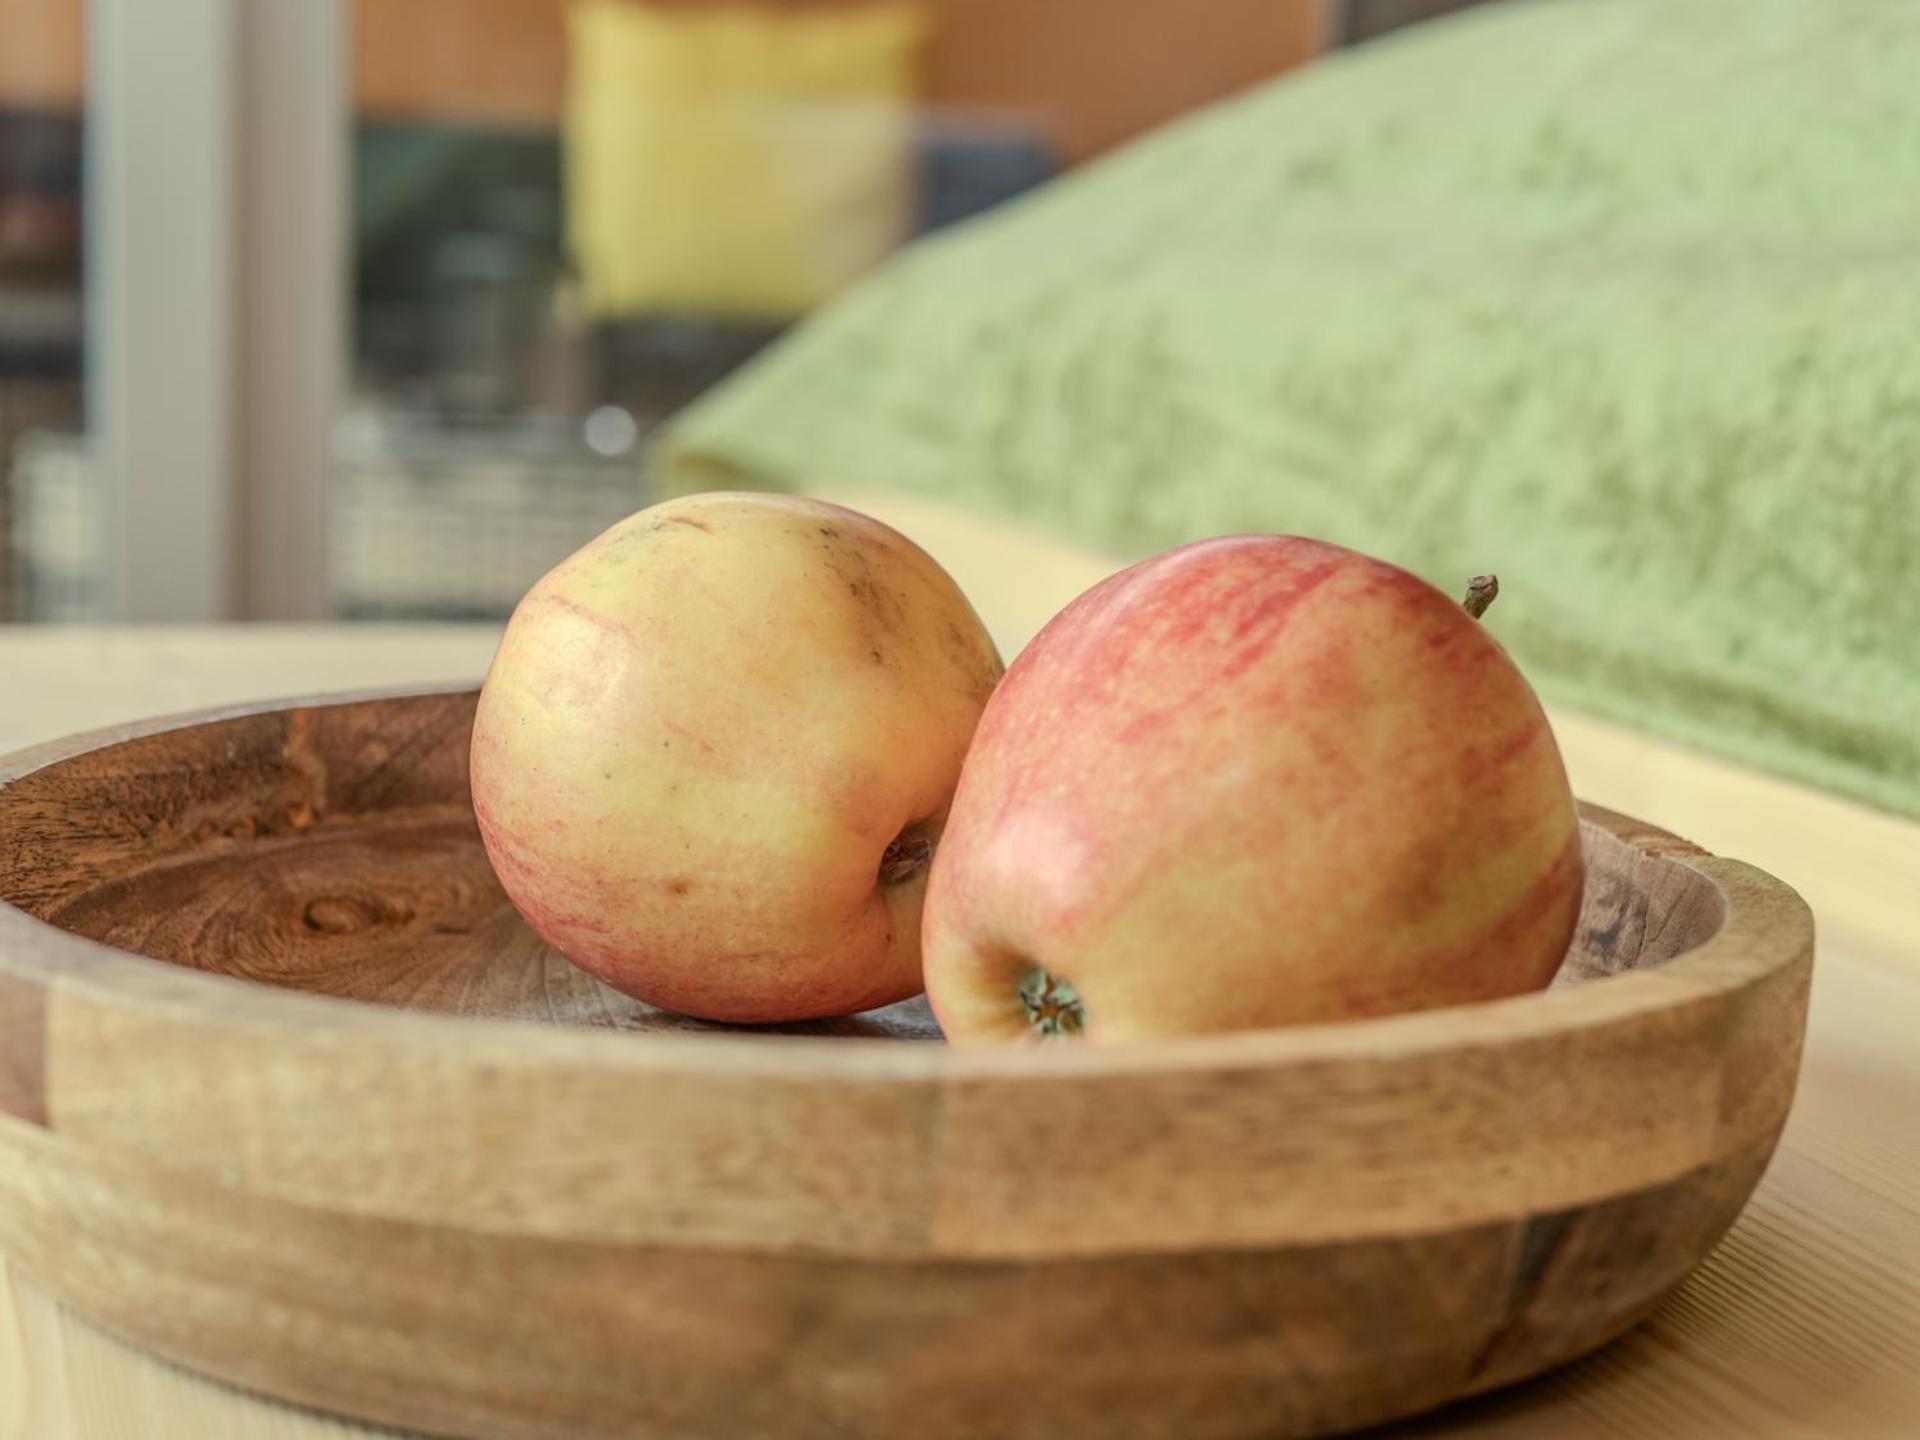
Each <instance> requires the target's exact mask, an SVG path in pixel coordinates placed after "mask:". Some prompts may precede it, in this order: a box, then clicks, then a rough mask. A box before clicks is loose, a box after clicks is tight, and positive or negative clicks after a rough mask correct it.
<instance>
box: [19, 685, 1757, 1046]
mask: <svg viewBox="0 0 1920 1440" xmlns="http://www.w3.org/2000/svg"><path fill="white" fill-rule="evenodd" d="M472 703H473V696H472V694H471V693H470V692H466V693H458V694H437V695H424V696H407V697H399V698H390V699H375V700H366V701H356V702H349V703H339V704H331V705H318V706H312V707H288V708H281V709H274V710H267V711H261V712H256V713H249V714H244V715H237V716H230V717H226V718H221V719H216V720H211V721H207V722H202V723H198V724H193V725H189V726H185V727H182V728H172V729H165V730H160V731H157V732H155V733H149V734H144V735H137V736H133V737H131V738H127V739H123V740H119V741H116V742H113V743H108V744H105V745H100V746H96V747H92V748H87V747H84V746H83V747H79V748H78V749H77V750H76V753H73V754H71V755H67V756H64V757H56V758H54V759H53V760H52V761H51V763H44V764H36V765H35V766H34V768H31V769H29V770H27V771H26V773H24V774H21V775H19V776H18V777H17V778H14V779H12V780H10V781H6V780H5V779H4V777H0V900H4V901H6V902H7V903H9V904H12V905H15V906H18V907H19V908H21V909H23V910H25V911H27V912H28V913H30V914H33V915H35V916H37V917H39V918H40V919H43V920H46V921H48V922H50V923H51V924H54V925H57V926H59V927H61V928H62V929H65V930H67V931H70V932H72V933H74V934H76V935H81V936H85V937H87V938H89V939H93V940H98V941H101V942H103V943H105V944H108V945H112V946H115V947H117V948H119V949H122V950H128V951H132V952H134V953H136V954H141V955H146V956H150V957H152V958H154V959H157V960H164V961H167V962H170V963H172V964H176V965H185V966H190V967H193V968H195V969H200V970H207V971H213V972H217V973H221V974H226V975H231V976H236V977H239V978H241V979H244V980H249V981H253V982H257V983H260V984H266V985H276V986H282V987H287V988H292V989H296V990H304V991H309V992H312V993H316V994H322V995H331V996H338V997H344V998H349V999H353V1000H360V1001H366V1002H370V1003H373V1004H379V1005H392V1006H403V1007H408V1008H414V1009H425V1010H437V1011H442V1012H445V1013H449V1014H454V1015H466V1016H474V1017H484V1018H489V1019H519V1020H532V1021H539V1022H543V1023H549V1024H557V1025H582V1026H595V1027H601V1028H609V1029H616V1030H641V1031H645V1030H663V1029H664V1030H706V1029H725V1028H730V1027H723V1026H715V1025H710V1024H708V1023H707V1022H703V1021H698V1020H691V1019H688V1018H686V1017H683V1016H678V1015H674V1014H671V1013H669V1012H666V1011H662V1010H658V1009H655V1008H654V1007H652V1006H650V1005H647V1004H645V1003H643V1002H641V1001H639V1000H635V999H632V998H631V997H629V996H626V995H622V994H620V993H619V992H618V991H615V990H612V989H610V988H609V987H607V986H605V985H603V984H601V983H600V982H599V981H597V980H595V979H593V978H592V977H591V976H589V975H587V974H585V973H584V972H582V971H580V970H578V969H576V968H575V967H574V966H573V965H571V964H570V963H569V962H568V961H567V960H566V959H565V958H564V957H562V956H561V955H559V954H558V953H557V952H555V951H554V950H552V949H551V948H549V947H548V946H547V945H546V944H544V943H543V942H542V941H541V940H540V938H539V937H538V936H537V935H535V934H534V933H533V931H532V930H531V929H529V928H528V926H527V925H526V924H525V922H524V921H522V920H521V919H520V917H519V915H518V914H517V913H516V912H515V911H514V909H513V906H512V905H511V904H510V903H509V902H508V900H507V898H506V896H505V894H504V893H503V892H502V891H501V889H500V887H499V885H498V883H497V882H496V881H495V879H494V877H493V873H492V870H491V868H490V867H489V865H488V863H487V857H486V853H485V850H484V849H483V848H482V846H481V843H480V837H479V834H478V831H477V830H476V828H475V825H474V821H473V815H472V811H471V808H470V806H469V803H468V795H467V789H466V738H467V730H468V726H469V724H470V721H471V715H472ZM1582 838H1583V841H1584V845H1585V854H1586V895H1585V899H1584V902H1583V905H1582V910H1581V916H1580V922H1579V926H1578V928H1577V931H1576V935H1575V939H1574V943H1573V946H1572V948H1571V949H1570V950H1569V952H1568V955H1567V958H1566V961H1565V962H1564V964H1563V965H1562V967H1561V970H1560V973H1559V975H1558V977H1557V978H1556V980H1555V985H1556V987H1559V986H1568V985H1577V984H1583V983H1589V982H1592V981H1594V980H1597V979H1601V978H1604V977H1606V976H1608V975H1613V974H1617V973H1620V972H1622V971H1627V970H1633V969H1637V968H1641V967H1645V966H1649V965H1655V964H1659V963H1660V962H1661V961H1663V960H1666V959H1668V958H1670V957H1672V956H1673V955H1676V954H1678V953H1680V952H1681V951H1682V950H1685V949H1687V948H1690V947H1691V946H1692V945H1694V944H1697V943H1699V941H1701V940H1703V939H1705V938H1706V937H1707V936H1708V935H1710V934H1711V933H1712V932H1713V930H1714V929H1715V928H1717V926H1718V923H1719V919H1720V901H1719V899H1718V896H1717V894H1716V892H1715V890H1714V888H1713V886H1712V885H1711V884H1710V883H1709V882H1707V881H1706V880H1705V879H1704V877H1702V876H1700V875H1698V874H1697V873H1695V872H1694V871H1692V870H1690V869H1688V868H1687V867H1685V866H1682V865H1678V864H1675V863H1674V862H1672V861H1670V860H1666V859H1663V858H1661V857H1660V856H1659V855H1657V854H1648V853H1645V852H1644V851H1643V850H1642V849H1641V848H1639V847H1636V846H1634V845H1632V844H1629V843H1627V841H1625V840H1623V839H1622V838H1621V837H1620V836H1619V835H1618V834H1616V833H1615V828H1614V827H1611V826H1609V825H1608V824H1606V823H1603V819H1602V818H1601V817H1599V815H1598V813H1597V812H1596V813H1595V814H1592V815H1590V816H1589V817H1588V818H1587V819H1585V820H1584V821H1583V824H1582ZM773 1028H776V1029H780V1030H784V1031H788V1032H791V1033H799V1034H813V1035H862V1036H881V1037H889V1038H898V1039H907V1040H922V1041H929V1040H931V1041H937V1040H938V1039H939V1030H938V1029H937V1027H936V1026H935V1025H934V1023H933V1019H932V1016H931V1014H930V1013H929V1011H928V1010H927V1007H926V1004H925V1002H924V1001H923V1000H912V1001H907V1002H905V1003H903V1004H900V1005H894V1006H890V1007H888V1008H887V1009H884V1010H875V1011H870V1012H868V1013H867V1014H864V1015H858V1016H852V1017H848V1018H846V1019H840V1020H831V1021H816V1022H809V1023H806V1024H800V1025H791V1026H780V1027H773Z"/></svg>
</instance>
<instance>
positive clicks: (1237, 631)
mask: <svg viewBox="0 0 1920 1440" xmlns="http://www.w3.org/2000/svg"><path fill="white" fill-rule="evenodd" d="M1475 598H1476V603H1477V604H1480V605H1483V604H1484V600H1485V598H1486V596H1485V594H1484V592H1480V591H1476V597H1475ZM1581 880H1582V870H1581V856H1580V839H1579V826H1578V821H1577V818H1576V813H1575V808H1574V800H1573V795H1572V793H1571V791H1570V790H1569V789H1568V786H1567V777H1566V772H1565V770H1564V768H1563V767H1562V765H1561V761H1560V755H1559V751H1558V749H1557V748H1556V746H1555V744H1554V739H1553V734H1552V731H1551V730H1550V729H1549V728H1548V725H1547V720H1546V717H1545V715H1544V714H1543V713H1542V712H1541V709H1540V705H1539V702H1538V701H1537V700H1536V699H1535V697H1534V694H1533V692H1532V690H1531V689H1530V688H1529V687H1528V685H1527V682H1526V680H1525V679H1524V678H1523V677H1522V676H1521V674H1520V672H1519V670H1518V669H1516V668H1515V666H1514V665H1513V662H1512V661H1511V660H1509V659H1508V658H1507V655H1506V653H1505V652H1504V651H1503V650H1502V649H1501V648H1500V646H1499V645H1498V644H1497V643H1496V642H1495V641H1494V639H1493V637H1492V636H1491V635H1489V634H1488V633H1487V632H1486V630H1485V629H1484V628H1482V626H1481V625H1480V624H1479V622H1478V620H1477V619H1476V618H1474V616H1473V615H1471V614H1469V613H1468V611H1467V610H1466V609H1463V608H1462V606H1461V605H1460V604H1457V603H1455V602H1454V601H1452V600H1450V599H1449V598H1448V597H1447V596H1445V595H1443V594H1442V593H1441V592H1440V591H1438V590H1436V589H1434V588H1433V587H1432V586H1430V585H1428V584H1426V583H1425V582H1423V581H1421V580H1419V579H1417V578H1416V577H1415V576H1413V575H1410V574H1408V573H1407V572H1406V571H1404V570H1400V569H1397V568H1395V567H1394V566H1392V565H1388V564H1385V563H1383V562H1381V561H1379V560H1375V559H1371V558H1369V557H1367V556H1364V555H1360V554H1357V553H1355V552H1353V551H1351V550H1345V549H1341V548H1339V547H1338V546H1334V545H1328V544H1323V543H1320V542H1318V541H1315V540H1308V539H1301V538H1298V537H1293V536H1273V535H1238V536H1227V537H1224V538H1221V539H1216V540H1206V541H1201V542H1199V543H1197V544H1193V545H1187V546H1184V547H1182V548H1180V549H1178V550H1173V551H1170V552H1168V553H1166V554H1164V555H1160V556H1157V557H1155V558H1153V559H1151V560H1147V561H1144V562H1142V563H1141V564H1138V565H1135V566H1133V567H1132V568H1131V569H1128V570H1124V571H1122V572H1121V573H1119V574H1118V575H1115V576H1113V577H1111V578H1110V579H1108V580H1105V581H1103V582H1102V583H1101V584H1099V585H1097V586H1095V587H1094V588H1093V589H1092V590H1090V591H1088V592H1087V593H1086V594H1084V595H1082V596H1081V597H1080V598H1079V599H1078V600H1076V601H1074V602H1073V604H1071V605H1070V606H1068V607H1067V609H1066V610H1064V611H1062V612H1061V613H1060V614H1059V615H1058V616H1056V617H1055V618H1054V620H1053V621H1052V622H1051V623H1050V624H1049V625H1048V626H1047V627H1046V628H1045V629H1044V630H1043V631H1042V632H1041V633H1040V634H1039V635H1038V636H1037V637H1036V638H1035V639H1034V641H1033V643H1032V644H1031V645H1030V646H1029V647H1028V648H1027V649H1026V650H1025V651H1024V652H1023V653H1022V654H1021V655H1020V656H1019V658H1018V659H1017V660H1015V662H1014V664H1013V666H1012V667H1011V669H1009V670H1008V672H1007V675H1006V678H1005V679H1004V680H1003V681H1002V682H1001V684H1000V687H999V689H998V691H997V692H996V693H995V695H994V697H993V700H992V702H991V703H990V704H989V705H988V707H987V712H986V714H985V716H983V717H982V719H981V722H980V727H979V730H978V732H977V733H976V735H975V737H974V743H973V749H972V751H971V753H970V754H969V755H968V758H967V763H966V769H965V771H964V772H963V774H962V776H961V780H960V788H959V791H958V793H957V794H956V796H955V798H954V802H953V808H952V811H951V813H950V814H949V816H948V820H947V829H946V834H945V837H944V839H943V840H942V843H941V846H940V851H939V853H938V855H937V856H936V857H935V860H934V865H933V876H932V880H931V882H930V885H929V890H928V895H927V902H926V909H925V922H924V935H923V950H924V955H925V965H926V980H927V994H928V998H929V1000H930V1001H931V1002H932V1005H933V1010H934V1013H935V1015H936V1017H937V1018H938V1019H939V1022H940V1025H941V1028H942V1029H943V1030H944V1031H945V1032H946V1034H947V1037H948V1039H949V1040H951V1041H953V1042H954V1043H956V1044H963V1045H964V1044H972V1043H978V1042H993V1041H1007V1040H1018V1039H1021V1038H1023V1037H1049V1036H1055V1037H1057V1036H1071V1035H1082V1036H1085V1037H1087V1038H1090V1039H1095V1040H1099V1041H1103V1042H1105V1041H1129V1040H1140V1039H1146V1038H1149V1037H1159V1036H1171V1035H1189V1034H1197V1033H1202V1032H1213V1031H1223V1030H1237V1029H1247V1028H1255V1027H1264V1026H1278V1025H1292V1024H1300V1023H1305V1022H1314V1021H1331V1020H1343V1019H1350V1018H1355V1017H1360V1016H1371V1015H1384V1014H1388V1013H1391V1012H1396V1011H1405V1010H1417V1009H1423V1008H1427V1007H1430V1006H1438V1005H1453V1004H1459V1003H1463V1002H1467V1001H1476V1000H1486V999H1491V998H1494V997H1496V996H1504V995H1513V994H1517V993H1520V992H1524V991H1529V990H1536V989H1539V988H1541V987H1543V986H1545V985H1546V984H1547V982H1548V981H1549V980H1550V979H1551V978H1552V976H1553V974H1554V972H1555V971H1556V969H1557V968H1558V967H1559V964H1560V961H1561V959H1562V957H1563V955H1564V954H1565V951H1566V949H1567V946H1568V943H1569V941H1570V939H1571V937H1572V933H1573V925H1574V920H1575V918H1576V915H1577V912H1578V910H1579V906H1580V890H1581Z"/></svg>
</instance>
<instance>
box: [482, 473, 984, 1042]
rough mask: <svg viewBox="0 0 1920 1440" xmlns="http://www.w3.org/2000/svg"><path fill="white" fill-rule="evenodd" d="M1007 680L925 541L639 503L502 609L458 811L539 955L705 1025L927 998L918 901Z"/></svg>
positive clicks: (705, 499) (770, 506)
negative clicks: (469, 787)
mask: <svg viewBox="0 0 1920 1440" xmlns="http://www.w3.org/2000/svg"><path fill="white" fill-rule="evenodd" d="M1000 672H1001V665H1000V657H999V655H998V654H997V653H996V652H995V650H994V646H993V642H992V640H991V639H990V638H989V637H988V635H987V633H986V631H985V629H984V628H983V627H982V626H981V624H980V621H979V619H978V617H976V616H975V614H974V612H973V610H972V608H971V607H970V606H969V605H968V604H967V601H966V598H965V597H964V596H963V595H962V594H961V593H960V591H959V589H958V587H957V586H955V584H954V583H953V581H952V579H950V578H949V577H948V575H947V573H946V572H945V571H944V570H942V569H941V568H940V567H939V566H938V565H937V564H935V563H934V561H933V560H932V559H931V558H930V557H929V556H928V555H927V554H926V553H925V552H923V551H921V550H920V549H919V548H917V547H916V546H915V545H913V544H912V543H911V542H910V541H908V540H907V539H906V538H905V537H903V536H901V535H899V534H897V533H896V532H894V531H893V530H891V529H889V528H887V527H886V526H885V525H882V524H881V523H880V522H878V521H877V520H873V519H870V518H868V517H867V516H864V515H859V514H856V513H854V512H853V511H851V510H844V509H841V508H840V507H838V506H834V505H827V504H823V503H820V502H817V501H812V500H804V499H795V498H786V497H776V496H765V495H730V494H709V495H700V496H695V497H692V498H689V499H683V500H674V501H669V502H667V503H665V504H662V505H657V506H655V507H653V508H652V509H649V510H644V511H642V512H640V513H639V514H638V515H635V516H632V517H631V518H629V519H627V520H625V521H623V522H621V523H620V524H618V525H616V526H614V527H613V528H612V529H611V530H609V531H607V532H606V533H605V534H604V535H602V536H600V537H599V538H598V539H596V540H594V541H592V542H591V543H590V544H588V545H587V546H586V547H585V548H583V549H581V550H580V551H578V552H577V553H575V554H574V555H572V556H571V557H569V558H568V559H566V560H564V561H562V562H561V563H560V564H559V565H558V566H557V567H556V568H555V569H554V570H552V571H551V572H550V573H549V574H548V575H546V576H545V578H543V579H542V580H540V582H539V583H538V584H536V585H535V586H534V587H533V589H531V590H530V591H528V592H527V595H526V597H525V598H524V599H523V600H522V601H521V602H520V604H519V606H518V607H517V608H516V609H515V611H514V614H513V619H512V620H511V622H510V623H509V624H508V626H507V630H506V634H505V636H504V637H503V639H502V640H501V642H500V649H499V652H498V654H496V655H495V657H494V661H493V665H492V667H491V668H490V669H489V670H488V672H487V679H486V684H485V685H484V687H483V688H482V690H481V693H480V704H479V711H478V713H477V715H476V716H475V719H474V727H473V747H472V779H473V801H474V811H475V813H476V815H477V816H478V818H479V822H480V833H481V836H482V838H483V840H484V841H485V843H486V847H487V853H488V856H489V857H490V858H491V860H492V862H493V868H494V872H495V874H496V875H498V876H499V879H500V883H501V884H502V885H503V886H504V887H505V889H506V892H507V894H508V896H509V897H510V898H511V899H512V901H513V903H514V905H515V906H516V907H517V908H518V909H519V911H520V913H521V914H522V915H523V916H525V917H526V919H527V921H528V923H529V924H531V925H532V926H533V928H534V929H535V930H537V931H538V932H539V933H540V935H541V936H543V937H544V938H545V939H546V940H547V942H548V943H549V944H551V945H552V946H553V947H554V948H555V949H557V950H559V951H560V952H561V953H562V954H564V955H566V956H567V957H568V958H569V959H571V960H573V961H574V962H575V963H576V964H578V965H580V966H582V967H583V968H585V969H587V970H589V971H591V972H593V973H594V974H596V975H598V976H600V977H601V978H602V979H604V980H606V981H607V982H608V983H609V984H611V985H614V986H616V987H618V988H619V989H621V990H624V991H627V992H628V993H629V994H633V995H637V996H639V997H640V998H642V999H644V1000H647V1001H649V1002H651V1003H653V1004H656V1005H659V1006H662V1007H664V1008H667V1009H672V1010H678V1011H681V1012H684V1013H686V1014H689V1015H697V1016H702V1017H706V1018H709V1019H715V1020H731V1021H740V1022H763V1021H775V1020H801V1019H810V1018H814V1017H818V1016H824V1015H839V1014H847V1013H851V1012H853V1011H857V1010H863V1009H867V1008H869V1007H872V1006H876V1005H884V1004H888V1003H890V1002H892V1001H895V1000H900V999H904V998H905V997H907V996H909V995H915V994H918V993H919V991H920V988H921V980H920V907H921V902H922V899H923V898H924V895H925V890H926V870H927V865H928V861H929V857H930V854H931V852H932V848H933V845H934V843H935V842H936V841H937V840H938V838H939V836H940V833H941V829H942V827H943V825H944V823H945V821H946V815H947V806H948V804H949V802H950V801H951V799H952V797H953V787H954V784H955V782H956V781H957V780H958V778H959V775H960V765H961V761H962V760H963V759H964V758H965V756H966V751H967V742H968V740H969V739H970V738H971V737H972V735H973V728H974V725H975V724H976V723H977V721H978V720H979V717H980V711H981V707H982V706H984V705H985V704H986V701H987V697H988V696H989V695H990V694H991V693H992V690H993V686H994V684H995V682H996V681H997V680H998V679H999V677H1000Z"/></svg>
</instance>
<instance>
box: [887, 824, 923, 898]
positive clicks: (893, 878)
mask: <svg viewBox="0 0 1920 1440" xmlns="http://www.w3.org/2000/svg"><path fill="white" fill-rule="evenodd" d="M932 863H933V841H932V840H930V839H929V838H928V837H927V836H925V835H909V834H907V833H906V832H905V831H904V830H903V831H901V833H900V834H898V835H896V836H894V837H893V839H892V841H891V842H889V844H888V845H887V849H886V853H885V854H884V855H882V856H881V857H880V883H881V884H882V885H898V884H900V883H901V882H902V881H903V880H911V879H912V878H913V877H914V876H915V875H918V874H919V873H920V872H921V871H922V870H924V869H926V868H927V866H929V865H931V864H932Z"/></svg>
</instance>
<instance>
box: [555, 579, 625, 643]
mask: <svg viewBox="0 0 1920 1440" xmlns="http://www.w3.org/2000/svg"><path fill="white" fill-rule="evenodd" d="M541 599H543V600H545V601H546V602H547V603H548V604H549V605H556V606H558V607H559V608H560V609H562V610H565V611H566V612H567V613H568V614H570V615H577V616H579V617H580V618H581V619H582V620H584V621H586V622H587V623H588V624H589V625H591V626H593V627H594V628H595V629H597V630H604V631H605V632H606V633H607V634H609V635H620V636H623V637H624V636H627V635H628V634H630V632H629V631H628V629H627V627H626V626H625V625H622V624H621V623H620V622H619V621H618V620H612V619H609V618H608V617H607V616H605V615H602V614H601V613H600V612H599V611H598V610H591V609H589V608H587V607H586V606H585V605H582V604H581V603H580V602H579V601H578V600H575V599H574V598H573V597H572V596H569V595H562V594H560V593H559V592H558V591H554V590H546V591H542V592H541Z"/></svg>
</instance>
